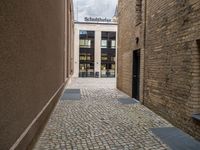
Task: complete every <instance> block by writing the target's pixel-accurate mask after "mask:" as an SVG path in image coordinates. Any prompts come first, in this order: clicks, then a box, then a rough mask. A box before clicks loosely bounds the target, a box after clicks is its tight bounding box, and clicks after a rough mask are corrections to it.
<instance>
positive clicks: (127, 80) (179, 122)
mask: <svg viewBox="0 0 200 150" xmlns="http://www.w3.org/2000/svg"><path fill="white" fill-rule="evenodd" d="M146 2H147V3H146V7H145V5H144V4H145V0H143V7H142V8H143V9H142V16H143V17H142V23H141V25H140V28H139V29H138V28H137V26H135V25H134V22H135V21H134V20H136V14H135V10H134V8H135V3H136V0H128V1H123V0H120V1H119V42H118V44H119V45H118V47H119V52H118V54H119V56H118V61H119V62H118V63H119V65H118V66H119V67H118V71H119V75H118V88H119V89H122V90H123V91H125V92H126V93H128V94H129V95H131V90H132V81H131V78H132V74H131V72H132V68H131V67H130V65H131V64H132V60H131V57H130V55H131V51H132V50H134V49H135V48H136V47H135V46H136V45H135V44H133V43H134V37H135V36H136V35H137V34H138V33H140V34H139V36H140V39H141V40H140V44H139V47H140V48H141V49H144V51H145V55H144V59H142V61H144V66H145V67H144V68H142V66H143V65H141V71H144V89H143V88H142V87H141V88H140V90H141V91H140V93H143V92H144V97H143V99H144V105H146V106H148V107H149V108H151V109H152V110H154V111H155V112H157V113H158V114H160V115H161V116H163V117H165V118H166V119H168V120H169V121H170V122H171V123H173V124H174V125H176V126H177V127H180V128H181V129H183V130H185V131H186V132H188V133H189V134H191V135H193V136H195V137H196V138H198V139H200V123H199V122H197V121H195V120H193V119H192V117H191V116H192V114H194V113H200V49H199V47H198V43H199V42H198V39H200V34H199V33H200V19H199V18H200V1H199V0H176V1H175V0H165V1H163V0H147V1H146ZM145 9H146V23H145ZM145 27H146V28H145ZM141 53H142V52H141ZM141 80H143V79H142V75H141ZM140 98H142V96H140Z"/></svg>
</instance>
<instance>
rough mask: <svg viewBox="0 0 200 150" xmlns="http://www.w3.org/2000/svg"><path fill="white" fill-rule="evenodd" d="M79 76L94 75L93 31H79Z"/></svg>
mask: <svg viewBox="0 0 200 150" xmlns="http://www.w3.org/2000/svg"><path fill="white" fill-rule="evenodd" d="M79 41H80V42H79V43H80V50H79V60H80V61H79V77H94V31H83V30H81V31H80V39H79Z"/></svg>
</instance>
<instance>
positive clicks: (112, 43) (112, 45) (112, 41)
mask: <svg viewBox="0 0 200 150" xmlns="http://www.w3.org/2000/svg"><path fill="white" fill-rule="evenodd" d="M111 48H116V41H115V40H111Z"/></svg>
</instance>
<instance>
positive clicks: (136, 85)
mask: <svg viewBox="0 0 200 150" xmlns="http://www.w3.org/2000/svg"><path fill="white" fill-rule="evenodd" d="M139 89H140V50H134V51H133V80H132V97H133V98H135V99H137V100H139V93H140V90H139Z"/></svg>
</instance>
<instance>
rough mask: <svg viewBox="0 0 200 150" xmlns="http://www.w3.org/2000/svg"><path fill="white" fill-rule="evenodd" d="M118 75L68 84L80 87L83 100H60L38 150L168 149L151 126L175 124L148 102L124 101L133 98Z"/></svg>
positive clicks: (38, 144) (74, 81)
mask: <svg viewBox="0 0 200 150" xmlns="http://www.w3.org/2000/svg"><path fill="white" fill-rule="evenodd" d="M115 84H116V82H115V79H114V78H112V79H104V78H98V79H95V78H87V79H85V78H73V79H72V82H71V84H70V85H69V86H67V88H70V89H80V90H81V99H80V100H60V101H59V103H58V104H57V106H56V108H55V110H54V111H53V114H52V115H51V117H50V119H49V121H48V123H47V125H46V127H45V129H44V131H43V132H42V134H41V135H40V138H39V139H38V142H37V143H36V145H35V148H34V149H35V150H44V149H48V150H50V149H51V150H55V149H58V150H60V149H62V150H65V149H66V150H70V149H73V150H83V149H84V150H85V149H96V150H100V149H107V150H109V149H113V150H114V149H116V150H120V149H123V150H125V149H156V150H164V149H167V147H166V145H165V144H163V143H162V142H161V141H160V140H159V139H158V138H156V137H155V136H154V135H153V133H152V132H151V131H150V128H156V127H171V126H172V125H171V124H170V123H168V122H167V121H166V120H164V119H162V118H161V117H159V116H158V115H156V114H155V113H153V112H152V111H150V110H149V109H148V108H146V107H145V106H143V105H141V104H139V103H136V104H121V103H120V102H119V101H118V99H119V98H129V97H128V96H127V95H126V94H124V93H122V92H120V91H119V90H117V89H116V88H115V87H116V85H115Z"/></svg>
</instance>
